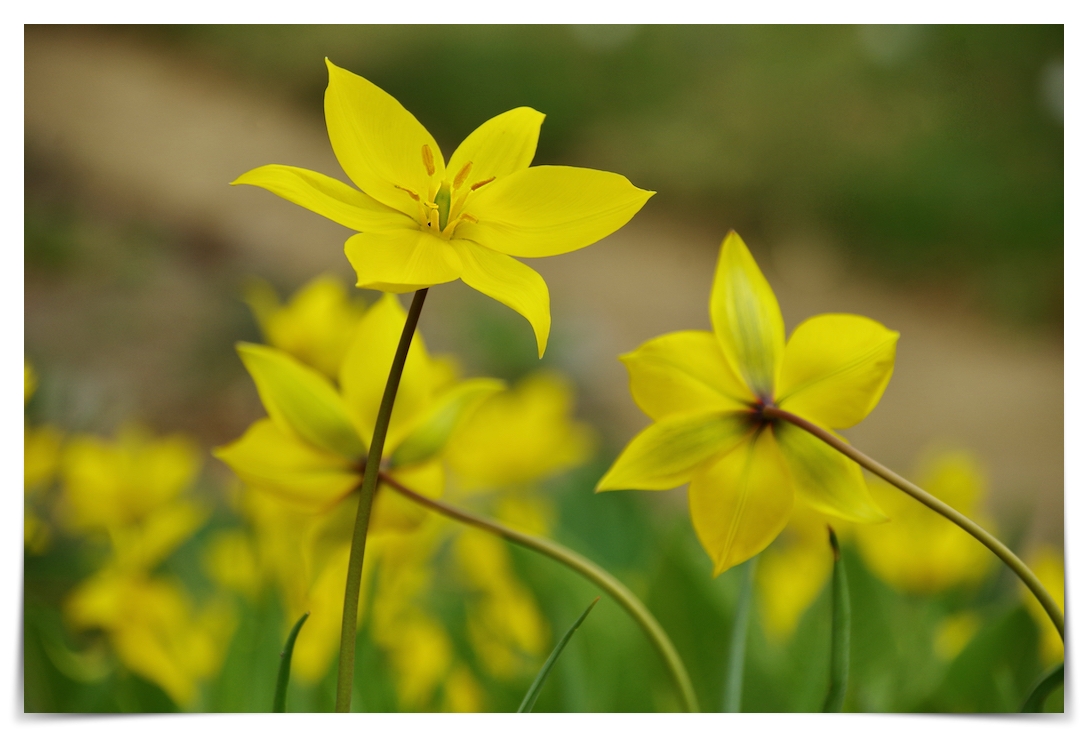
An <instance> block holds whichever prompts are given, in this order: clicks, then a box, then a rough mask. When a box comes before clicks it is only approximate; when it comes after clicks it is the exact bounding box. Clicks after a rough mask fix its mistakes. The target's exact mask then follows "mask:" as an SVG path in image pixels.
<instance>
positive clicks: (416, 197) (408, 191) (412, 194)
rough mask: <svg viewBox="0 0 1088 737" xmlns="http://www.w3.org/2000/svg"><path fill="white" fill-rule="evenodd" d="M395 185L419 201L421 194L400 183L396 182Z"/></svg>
mask: <svg viewBox="0 0 1088 737" xmlns="http://www.w3.org/2000/svg"><path fill="white" fill-rule="evenodd" d="M393 186H394V187H396V188H397V189H399V190H400V191H401V192H407V193H408V196H409V197H411V198H412V199H413V200H415V201H416V202H419V195H417V194H416V193H415V192H413V191H412V190H410V189H408V188H407V187H402V186H400V185H399V184H394V185H393Z"/></svg>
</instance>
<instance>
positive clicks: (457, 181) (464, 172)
mask: <svg viewBox="0 0 1088 737" xmlns="http://www.w3.org/2000/svg"><path fill="white" fill-rule="evenodd" d="M470 171H472V162H471V161H470V162H468V163H467V164H465V165H464V166H462V167H461V171H459V172H457V176H455V177H454V178H453V188H454V189H457V188H458V187H460V186H461V185H462V184H464V183H465V180H466V179H468V173H469V172H470Z"/></svg>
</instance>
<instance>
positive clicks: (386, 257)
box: [344, 227, 461, 294]
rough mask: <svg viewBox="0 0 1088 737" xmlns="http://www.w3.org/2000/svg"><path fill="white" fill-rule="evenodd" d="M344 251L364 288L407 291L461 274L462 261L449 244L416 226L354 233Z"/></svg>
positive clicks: (440, 282) (397, 291)
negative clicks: (378, 231)
mask: <svg viewBox="0 0 1088 737" xmlns="http://www.w3.org/2000/svg"><path fill="white" fill-rule="evenodd" d="M344 253H345V254H347V257H348V261H350V262H351V265H352V267H354V269H355V275H356V276H357V277H358V281H357V282H356V284H355V286H357V287H360V288H361V289H377V290H380V291H382V292H393V293H395V294H404V293H405V292H414V291H416V290H417V289H423V288H425V287H433V286H434V285H435V284H445V283H446V282H451V281H453V280H455V279H457V278H458V277H459V276H461V261H460V259H458V257H457V253H456V251H455V250H454V249H453V248H451V247H450V244H449V243H448V242H447V241H444V240H442V239H441V238H438V237H436V236H433V235H431V234H430V233H425V232H423V231H422V230H420V229H419V228H415V227H412V228H410V229H409V228H405V229H403V230H390V231H385V232H382V233H359V234H358V235H353V236H352V237H350V238H348V241H347V243H345V244H344Z"/></svg>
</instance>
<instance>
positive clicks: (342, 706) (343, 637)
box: [336, 289, 427, 712]
mask: <svg viewBox="0 0 1088 737" xmlns="http://www.w3.org/2000/svg"><path fill="white" fill-rule="evenodd" d="M426 298H427V290H426V289H420V290H419V291H418V292H416V293H415V296H414V297H413V298H412V306H411V307H409V308H408V317H407V319H405V321H404V330H403V331H401V334H400V343H398V344H397V352H396V353H395V354H394V355H393V365H392V366H390V368H389V378H388V379H387V380H386V382H385V393H384V394H383V395H382V403H381V405H380V406H379V407H378V418H377V420H376V421H375V422H374V438H373V440H371V442H370V452H369V453H368V454H367V458H366V467H365V468H364V470H363V481H362V484H361V485H360V487H359V511H358V512H357V513H356V515H355V530H354V531H353V532H352V535H351V554H350V556H349V558H348V581H347V588H346V590H345V591H344V620H343V623H342V624H341V627H340V664H339V668H338V671H337V676H336V710H337V711H339V712H347V711H351V690H352V684H353V682H354V680H355V633H356V627H357V626H358V621H359V589H360V588H361V587H362V578H363V553H364V552H365V550H366V530H367V527H368V526H369V524H370V508H371V506H372V505H373V503H374V491H375V490H376V489H377V488H378V471H379V468H380V466H381V462H382V451H383V450H385V434H386V432H387V431H388V430H389V418H390V417H391V416H392V415H393V402H394V400H396V398H397V387H399V386H400V377H401V374H402V373H404V362H405V359H407V358H408V348H409V347H410V346H411V345H412V336H413V335H415V332H416V325H417V324H418V323H419V313H420V312H421V311H422V310H423V300H425V299H426Z"/></svg>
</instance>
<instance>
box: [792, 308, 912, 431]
mask: <svg viewBox="0 0 1088 737" xmlns="http://www.w3.org/2000/svg"><path fill="white" fill-rule="evenodd" d="M898 339H899V333H897V332H895V331H894V330H888V329H887V328H886V327H884V326H883V325H881V324H880V323H878V322H876V321H875V320H870V319H869V318H867V317H861V316H859V315H817V316H816V317H812V318H809V319H808V320H805V321H804V322H803V323H801V324H800V325H798V326H797V329H796V330H794V331H793V335H791V336H790V341H789V343H787V344H786V351H785V354H784V355H783V358H782V367H781V372H780V374H779V379H778V394H777V403H778V405H779V406H780V407H782V408H783V409H788V410H789V411H790V412H794V413H796V414H799V415H801V416H802V417H805V418H807V419H810V420H812V421H813V422H818V423H819V424H821V425H826V426H827V427H836V428H846V427H852V426H853V425H856V424H857V423H859V422H861V421H862V420H863V419H865V416H866V415H868V414H869V413H870V412H872V410H873V408H874V407H875V406H876V403H877V402H879V401H880V397H881V395H882V394H883V393H884V387H886V386H887V385H888V380H889V379H891V378H892V369H893V368H894V367H895V344H896V341H897V340H898Z"/></svg>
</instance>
